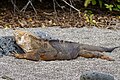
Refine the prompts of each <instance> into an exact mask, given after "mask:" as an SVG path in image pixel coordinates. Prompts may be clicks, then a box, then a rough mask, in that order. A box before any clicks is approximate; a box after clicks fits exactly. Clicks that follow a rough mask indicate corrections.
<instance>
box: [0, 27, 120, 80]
mask: <svg viewBox="0 0 120 80" xmlns="http://www.w3.org/2000/svg"><path fill="white" fill-rule="evenodd" d="M26 30H28V29H26ZM30 30H32V31H35V30H36V31H42V32H45V33H47V34H48V35H49V36H52V37H53V38H55V39H62V40H63V39H64V40H68V41H74V42H79V43H85V44H90V45H97V46H104V47H115V46H120V31H119V30H118V31H112V30H106V29H97V28H91V29H90V28H89V29H88V28H63V29H61V28H58V27H56V28H55V27H54V28H37V29H30ZM0 35H6V36H7V35H12V31H11V30H10V31H9V30H4V31H3V30H0ZM119 52H120V48H117V49H115V50H114V51H113V52H112V53H106V54H108V55H110V56H111V57H113V58H114V59H115V61H106V60H101V59H86V58H82V57H79V58H77V59H74V60H61V61H58V60H56V61H38V62H34V61H29V60H23V59H15V58H14V57H10V56H4V57H2V58H0V80H2V78H1V77H2V76H4V75H5V76H8V77H11V78H13V79H14V80H80V75H81V74H82V73H83V72H85V71H98V72H105V73H109V74H112V75H113V76H115V78H116V80H120V54H119Z"/></svg>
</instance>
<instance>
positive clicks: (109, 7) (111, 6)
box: [105, 4, 113, 11]
mask: <svg viewBox="0 0 120 80" xmlns="http://www.w3.org/2000/svg"><path fill="white" fill-rule="evenodd" d="M105 6H106V8H108V9H109V10H110V11H112V8H113V5H112V4H110V5H108V4H105Z"/></svg>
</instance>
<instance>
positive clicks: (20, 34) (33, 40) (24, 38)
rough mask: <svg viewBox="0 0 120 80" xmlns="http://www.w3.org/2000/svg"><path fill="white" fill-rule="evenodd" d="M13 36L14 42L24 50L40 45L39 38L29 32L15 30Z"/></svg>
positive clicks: (27, 50) (28, 50)
mask: <svg viewBox="0 0 120 80" xmlns="http://www.w3.org/2000/svg"><path fill="white" fill-rule="evenodd" d="M14 37H15V40H16V43H17V44H18V45H19V46H20V47H21V48H22V49H23V50H24V51H25V52H31V51H33V50H34V49H37V48H38V47H39V46H40V38H38V37H37V36H35V35H34V34H31V33H30V32H26V31H22V30H15V31H14Z"/></svg>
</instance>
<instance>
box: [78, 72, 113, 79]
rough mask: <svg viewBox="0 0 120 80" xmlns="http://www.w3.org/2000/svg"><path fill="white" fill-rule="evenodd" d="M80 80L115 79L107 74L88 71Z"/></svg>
mask: <svg viewBox="0 0 120 80" xmlns="http://www.w3.org/2000/svg"><path fill="white" fill-rule="evenodd" d="M80 80H114V77H113V76H112V75H110V74H107V73H100V72H93V71H89V72H88V71H87V72H84V73H83V74H82V75H81V76H80Z"/></svg>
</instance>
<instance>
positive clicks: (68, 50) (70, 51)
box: [14, 30, 117, 61]
mask: <svg viewBox="0 0 120 80" xmlns="http://www.w3.org/2000/svg"><path fill="white" fill-rule="evenodd" d="M14 36H15V40H16V43H17V44H18V45H19V46H20V47H21V48H22V49H23V50H24V52H25V54H18V53H16V54H15V55H14V56H15V57H16V58H20V59H28V60H35V61H38V60H65V59H66V60H70V59H75V58H77V57H79V56H82V57H86V58H101V59H105V60H109V61H112V60H114V59H112V58H110V57H109V56H107V55H105V54H103V53H102V52H111V51H113V50H114V49H115V48H117V47H114V48H105V47H99V46H92V45H87V44H79V43H76V42H69V41H62V40H46V39H43V38H40V37H37V36H35V35H33V34H31V33H29V32H25V31H21V30H16V31H15V32H14Z"/></svg>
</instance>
